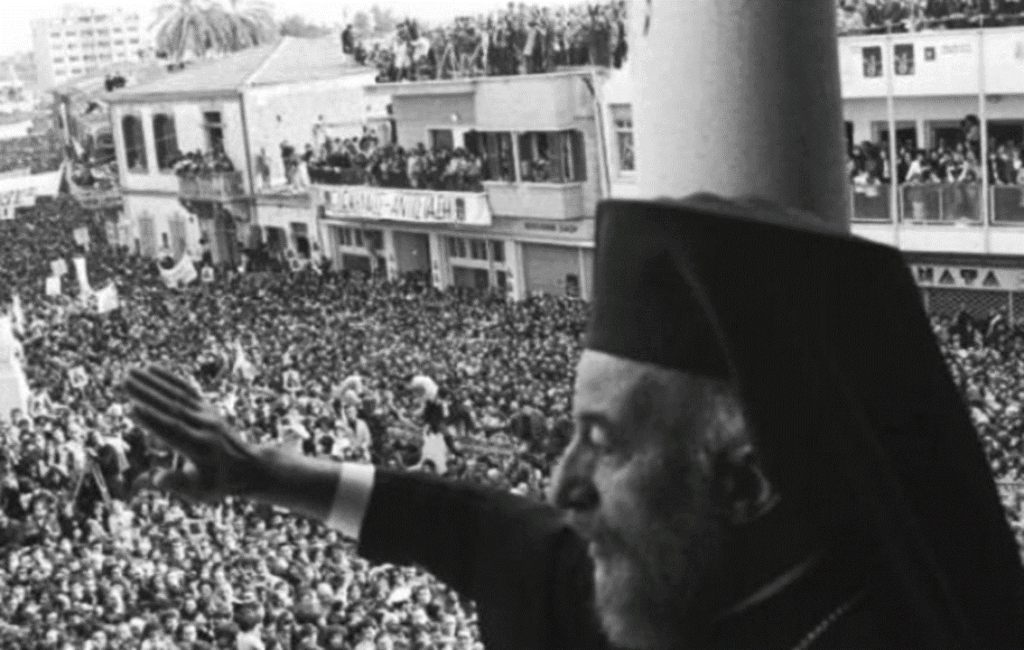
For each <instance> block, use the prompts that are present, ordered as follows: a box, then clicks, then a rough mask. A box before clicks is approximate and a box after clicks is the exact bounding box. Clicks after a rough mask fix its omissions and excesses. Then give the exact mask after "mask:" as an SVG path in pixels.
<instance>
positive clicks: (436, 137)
mask: <svg viewBox="0 0 1024 650" xmlns="http://www.w3.org/2000/svg"><path fill="white" fill-rule="evenodd" d="M430 147H431V148H432V149H445V150H447V151H451V150H452V149H454V148H455V137H454V136H453V135H452V130H451V129H431V130H430Z"/></svg>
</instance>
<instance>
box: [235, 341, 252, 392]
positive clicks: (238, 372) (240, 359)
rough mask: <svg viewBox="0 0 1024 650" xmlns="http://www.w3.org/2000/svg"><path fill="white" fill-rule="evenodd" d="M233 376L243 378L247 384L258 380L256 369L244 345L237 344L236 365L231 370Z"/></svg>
mask: <svg viewBox="0 0 1024 650" xmlns="http://www.w3.org/2000/svg"><path fill="white" fill-rule="evenodd" d="M231 372H232V374H233V375H235V376H237V377H241V378H242V379H244V380H245V381H246V382H250V383H251V382H252V380H253V379H255V378H256V367H255V366H253V365H252V362H251V361H249V357H248V356H247V355H246V354H245V350H244V349H243V348H242V344H241V343H239V342H237V341H236V342H235V365H234V367H233V368H232V369H231Z"/></svg>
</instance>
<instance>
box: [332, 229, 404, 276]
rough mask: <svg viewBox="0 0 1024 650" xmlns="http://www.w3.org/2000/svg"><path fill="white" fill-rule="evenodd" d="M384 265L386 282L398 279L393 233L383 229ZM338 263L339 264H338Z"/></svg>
mask: <svg viewBox="0 0 1024 650" xmlns="http://www.w3.org/2000/svg"><path fill="white" fill-rule="evenodd" d="M383 230H384V263H385V266H386V267H387V270H388V280H392V281H394V280H397V279H398V257H397V256H396V255H395V231H394V230H392V229H391V228H384V229H383ZM339 263H340V262H339Z"/></svg>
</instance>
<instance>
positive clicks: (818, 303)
mask: <svg viewBox="0 0 1024 650" xmlns="http://www.w3.org/2000/svg"><path fill="white" fill-rule="evenodd" d="M794 222H795V223H794ZM593 293H594V298H593V309H592V317H591V323H590V328H589V330H588V334H587V347H588V348H590V349H594V350H599V351H604V352H608V353H611V354H615V355H618V356H623V357H626V358H630V359H635V360H640V361H645V362H651V363H655V364H659V365H662V366H666V367H670V368H673V369H679V370H684V371H689V372H694V373H699V374H704V375H707V376H711V377H719V378H727V379H730V380H733V381H734V382H735V384H736V386H737V388H738V390H739V392H740V396H741V398H742V400H743V403H744V408H745V411H746V414H747V419H748V422H749V424H750V425H751V431H752V433H753V435H754V439H755V444H756V445H757V447H758V451H759V454H760V456H761V457H762V459H763V462H764V464H765V471H766V472H767V473H768V475H769V477H770V478H771V480H772V481H773V482H774V483H775V484H776V485H777V486H778V487H779V489H780V491H781V492H782V493H783V494H784V495H792V497H793V498H795V499H797V500H798V501H799V502H800V505H801V507H802V508H804V509H806V510H807V511H809V512H811V513H813V516H814V517H815V519H817V520H819V522H820V524H821V525H823V526H824V527H825V529H826V530H827V531H831V532H832V533H833V534H836V535H856V536H859V537H860V538H863V539H866V540H869V541H870V543H871V545H872V547H873V549H874V550H873V554H874V555H876V557H877V558H880V560H881V562H882V564H883V566H884V567H885V568H886V571H885V572H886V574H887V575H888V576H889V581H888V582H889V584H890V586H891V590H892V591H893V593H894V594H895V597H894V600H893V602H894V604H895V609H894V610H893V612H892V616H893V617H902V620H903V622H904V623H905V625H906V627H907V628H908V631H909V632H910V633H911V634H912V636H915V637H917V638H920V639H922V640H923V641H924V642H925V643H926V646H927V647H931V648H939V647H942V648H946V647H950V648H954V647H955V648H985V649H996V648H1017V647H1021V646H1022V644H1024V570H1022V566H1021V558H1020V555H1019V550H1018V548H1017V545H1016V543H1015V541H1014V538H1013V535H1012V533H1011V531H1010V528H1009V525H1008V524H1007V521H1006V517H1005V514H1004V512H1003V508H1002V505H1001V504H1000V501H999V496H998V493H997V490H996V486H995V482H994V481H993V478H992V473H991V469H990V467H989V465H988V462H987V460H986V458H985V455H984V453H983V450H982V446H981V444H980V442H979V440H978V436H977V434H976V432H975V430H974V427H973V425H972V423H971V420H970V418H969V415H968V412H967V409H966V408H965V406H964V403H963V400H962V398H961V396H960V395H959V393H958V391H957V389H956V386H955V385H954V383H953V381H952V378H951V376H950V373H949V370H948V369H947V367H946V365H945V363H944V360H943V358H942V355H941V352H940V350H939V348H938V345H937V344H936V341H935V337H934V335H933V332H932V329H931V327H930V324H929V321H928V318H927V316H926V315H925V312H924V309H923V307H922V302H921V297H920V294H919V292H918V289H917V287H916V285H915V284H914V282H913V279H912V277H911V275H910V273H909V271H908V270H907V268H906V266H905V264H904V262H903V260H902V257H901V255H900V253H899V251H897V250H895V249H893V248H890V247H887V246H882V245H879V244H875V243H872V242H869V241H866V240H863V239H860V238H857V237H854V236H851V235H847V234H843V233H836V232H832V231H830V230H829V229H828V228H827V227H825V226H824V224H823V223H822V222H819V221H817V220H816V219H814V218H813V217H806V216H800V215H794V214H792V213H786V212H785V211H784V210H780V209H777V208H772V207H770V206H765V205H763V204H752V203H749V204H739V203H735V202H728V201H724V200H722V199H718V198H715V197H711V196H707V195H700V196H696V197H692V198H690V199H687V200H685V201H681V202H640V201H606V202H604V203H602V204H601V206H600V208H599V210H598V216H597V235H596V254H595V261H594V291H593ZM787 498H788V497H787ZM896 620H900V619H899V618H897V619H896ZM922 647H925V646H922Z"/></svg>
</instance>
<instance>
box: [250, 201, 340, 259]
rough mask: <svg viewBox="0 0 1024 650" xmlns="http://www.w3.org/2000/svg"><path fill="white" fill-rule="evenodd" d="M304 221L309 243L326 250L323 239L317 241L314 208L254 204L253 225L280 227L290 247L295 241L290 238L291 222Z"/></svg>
mask: <svg viewBox="0 0 1024 650" xmlns="http://www.w3.org/2000/svg"><path fill="white" fill-rule="evenodd" d="M293 223H304V224H306V231H307V233H308V237H309V240H310V242H309V243H310V244H313V243H314V242H316V243H317V244H318V245H319V247H320V250H321V251H323V250H326V248H325V245H324V244H325V241H318V240H319V239H320V236H321V233H320V229H319V227H318V224H317V218H316V209H315V208H314V207H313V206H312V205H309V206H305V207H303V206H297V205H281V204H274V203H267V202H265V201H262V200H261V201H260V202H259V203H257V205H256V221H255V224H254V225H258V226H260V227H263V228H266V227H268V226H269V227H274V228H281V229H283V230H284V231H285V232H287V233H288V237H289V243H290V244H291V245H292V247H294V246H295V242H294V241H292V239H291V232H292V228H291V224H293Z"/></svg>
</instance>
